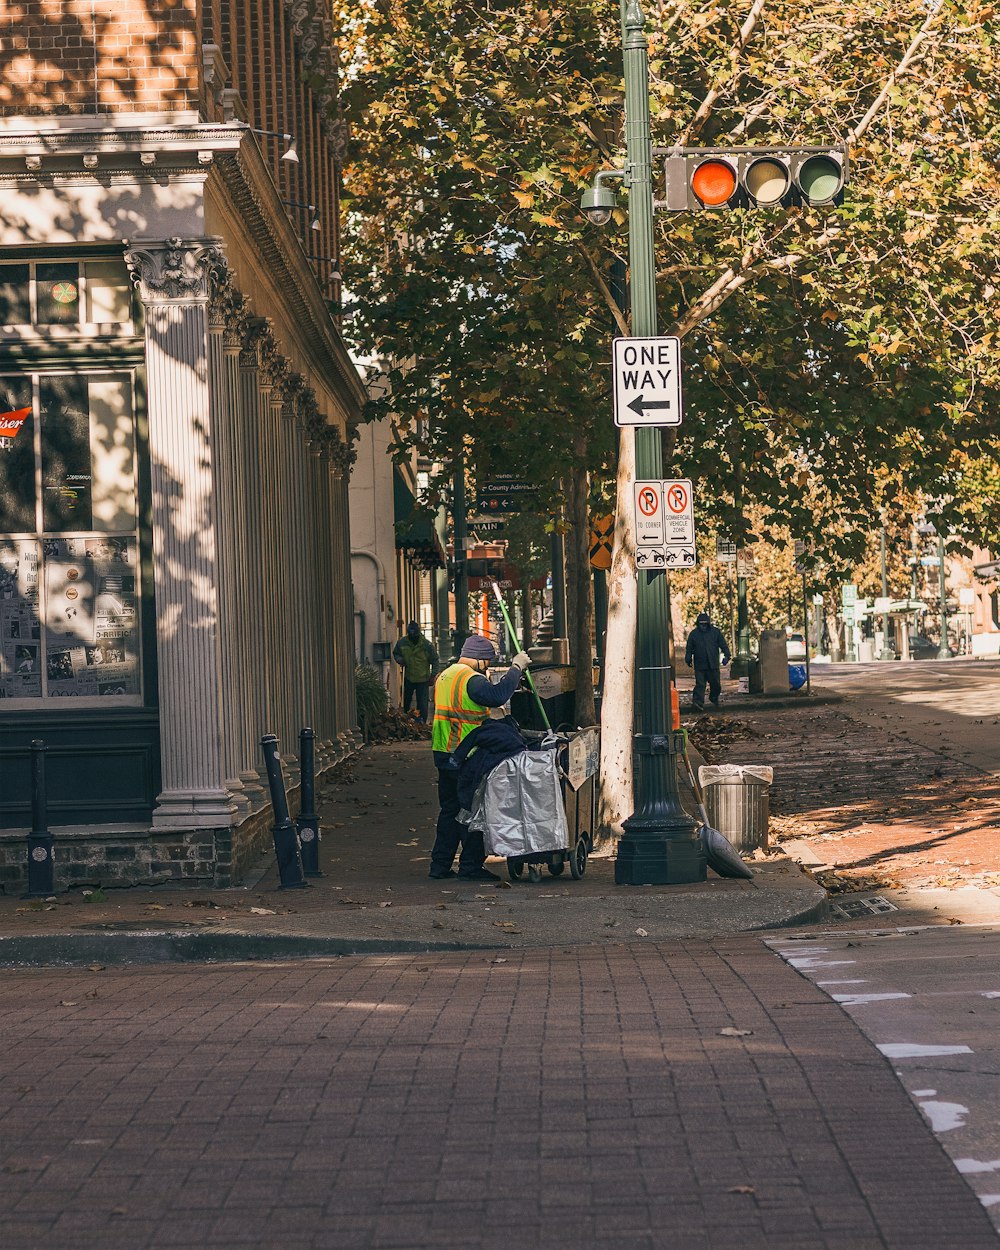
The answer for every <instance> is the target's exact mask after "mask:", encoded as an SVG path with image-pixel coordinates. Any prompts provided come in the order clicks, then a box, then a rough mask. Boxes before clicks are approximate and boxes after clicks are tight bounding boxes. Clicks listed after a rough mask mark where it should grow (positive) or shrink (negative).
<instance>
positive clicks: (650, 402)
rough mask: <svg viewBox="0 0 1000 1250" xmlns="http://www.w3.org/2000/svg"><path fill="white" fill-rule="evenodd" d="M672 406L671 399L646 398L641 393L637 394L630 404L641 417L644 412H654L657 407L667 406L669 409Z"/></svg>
mask: <svg viewBox="0 0 1000 1250" xmlns="http://www.w3.org/2000/svg"><path fill="white" fill-rule="evenodd" d="M670 407H671V403H670V400H669V399H644V398H643V397H642V396H641V395H636V397H635V399H633V400H632V402H631V403H630V404H629V408H630V409H631V410H632V411H633V412H634V413H635V415H636V416H637V417H641V416H642V414H643V413H644V412H653V411H654V410H655V409H657V408H665V409H667V410H668V411H669V410H670Z"/></svg>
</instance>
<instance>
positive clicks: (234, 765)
mask: <svg viewBox="0 0 1000 1250" xmlns="http://www.w3.org/2000/svg"><path fill="white" fill-rule="evenodd" d="M210 289H211V299H210V302H209V305H208V374H209V388H208V389H209V397H210V400H211V423H210V440H211V445H212V458H213V462H214V464H215V466H216V473H215V490H214V492H213V495H212V504H213V518H214V525H215V538H216V561H217V569H218V577H217V581H218V588H219V603H218V621H219V629H218V634H219V659H220V671H221V682H220V707H219V716H220V724H219V736H220V739H221V742H222V767H223V778H224V784H225V786H226V789H227V790H229V792H230V794H231V795H232V796H233V801H234V803H235V804H236V807H237V819H238V820H242V819H243V818H244V817H245V816H247V815H248V814H249V811H250V800H249V798H248V796H247V795H246V794H245V793H244V786H243V782H242V780H241V779H240V776H239V772H240V763H241V756H242V719H243V718H242V712H241V702H242V699H243V697H244V694H245V688H246V678H245V669H243V667H242V665H241V664H240V655H239V632H238V623H239V621H238V607H237V602H236V592H237V580H238V570H239V569H240V567H241V566H240V565H239V562H238V560H237V556H236V544H237V541H238V535H239V532H240V530H241V529H242V526H241V524H240V521H239V518H238V516H237V512H236V501H235V491H236V481H237V472H236V464H235V451H234V440H235V427H236V412H235V410H234V408H233V404H232V400H231V396H230V393H229V388H228V386H227V383H226V355H225V344H224V337H225V329H226V320H227V316H229V315H230V314H231V312H232V308H233V306H234V302H235V293H234V292H233V291H232V289H231V282H230V279H229V274H228V272H227V271H226V269H225V267H224V266H223V265H217V266H215V267H213V282H212V284H211V288H210Z"/></svg>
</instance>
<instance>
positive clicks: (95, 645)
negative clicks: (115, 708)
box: [43, 535, 139, 698]
mask: <svg viewBox="0 0 1000 1250" xmlns="http://www.w3.org/2000/svg"><path fill="white" fill-rule="evenodd" d="M43 555H44V561H45V679H46V691H47V693H48V695H49V696H50V697H53V696H54V697H56V698H59V697H74V696H75V697H87V698H90V697H94V696H115V695H135V694H138V693H139V614H138V609H137V601H136V594H137V585H136V577H137V569H136V564H137V559H136V543H135V539H134V538H119V537H113V538H112V537H108V536H107V535H98V536H94V537H90V538H68V539H45V540H44V543H43Z"/></svg>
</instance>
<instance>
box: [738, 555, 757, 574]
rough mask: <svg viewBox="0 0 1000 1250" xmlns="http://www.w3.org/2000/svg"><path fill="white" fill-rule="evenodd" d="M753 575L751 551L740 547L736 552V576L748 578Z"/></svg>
mask: <svg viewBox="0 0 1000 1250" xmlns="http://www.w3.org/2000/svg"><path fill="white" fill-rule="evenodd" d="M753 575H754V568H753V553H752V552H750V551H744V550H743V549H742V548H741V549H740V550H739V551H737V553H736V576H737V577H744V578H750V577H753Z"/></svg>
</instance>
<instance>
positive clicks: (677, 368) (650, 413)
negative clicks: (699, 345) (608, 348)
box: [613, 338, 682, 425]
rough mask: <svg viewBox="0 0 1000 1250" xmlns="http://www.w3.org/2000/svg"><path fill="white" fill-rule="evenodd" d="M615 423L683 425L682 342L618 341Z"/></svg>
mask: <svg viewBox="0 0 1000 1250" xmlns="http://www.w3.org/2000/svg"><path fill="white" fill-rule="evenodd" d="M613 354H614V362H613V376H614V392H615V425H680V423H681V415H682V414H681V341H680V339H678V338H627V339H615V341H614V353H613Z"/></svg>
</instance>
